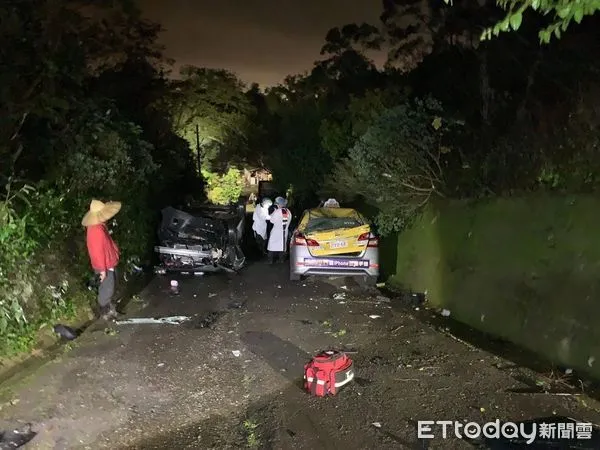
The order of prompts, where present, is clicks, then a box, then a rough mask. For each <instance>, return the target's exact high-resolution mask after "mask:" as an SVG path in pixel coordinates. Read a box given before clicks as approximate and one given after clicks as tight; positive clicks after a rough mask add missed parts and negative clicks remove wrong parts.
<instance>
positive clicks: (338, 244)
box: [329, 241, 348, 250]
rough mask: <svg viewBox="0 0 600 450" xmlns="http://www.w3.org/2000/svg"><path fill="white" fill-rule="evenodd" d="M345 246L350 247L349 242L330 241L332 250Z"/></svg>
mask: <svg viewBox="0 0 600 450" xmlns="http://www.w3.org/2000/svg"><path fill="white" fill-rule="evenodd" d="M345 247H348V242H346V241H332V242H330V243H329V248H330V249H332V250H335V249H338V248H345Z"/></svg>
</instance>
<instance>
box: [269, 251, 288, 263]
mask: <svg viewBox="0 0 600 450" xmlns="http://www.w3.org/2000/svg"><path fill="white" fill-rule="evenodd" d="M275 259H277V262H280V263H282V262H285V252H269V264H273V263H274V262H275Z"/></svg>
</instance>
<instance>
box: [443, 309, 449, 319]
mask: <svg viewBox="0 0 600 450" xmlns="http://www.w3.org/2000/svg"><path fill="white" fill-rule="evenodd" d="M442 316H444V317H450V311H449V310H447V309H442Z"/></svg>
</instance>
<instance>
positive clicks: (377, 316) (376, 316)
mask: <svg viewBox="0 0 600 450" xmlns="http://www.w3.org/2000/svg"><path fill="white" fill-rule="evenodd" d="M380 317H381V316H379V315H377V314H371V315H370V316H369V318H370V319H379V318H380Z"/></svg>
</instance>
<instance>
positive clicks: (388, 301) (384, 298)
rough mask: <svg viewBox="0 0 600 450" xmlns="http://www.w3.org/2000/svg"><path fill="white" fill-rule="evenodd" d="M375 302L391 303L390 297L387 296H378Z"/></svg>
mask: <svg viewBox="0 0 600 450" xmlns="http://www.w3.org/2000/svg"><path fill="white" fill-rule="evenodd" d="M375 301H376V302H380V303H390V302H391V300H390V299H389V297H386V296H385V295H378V296H377V297H375Z"/></svg>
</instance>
